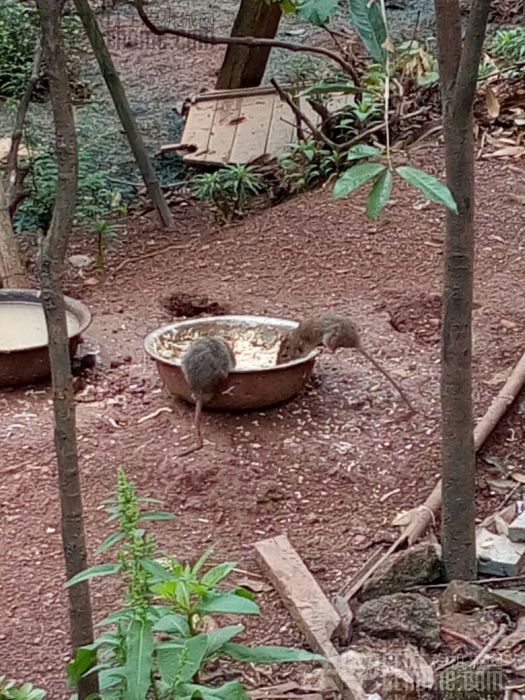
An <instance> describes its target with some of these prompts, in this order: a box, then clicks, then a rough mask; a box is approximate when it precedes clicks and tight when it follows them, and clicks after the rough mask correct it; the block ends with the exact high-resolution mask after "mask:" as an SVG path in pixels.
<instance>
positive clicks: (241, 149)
mask: <svg viewBox="0 0 525 700" xmlns="http://www.w3.org/2000/svg"><path fill="white" fill-rule="evenodd" d="M272 111H273V98H272V96H271V95H266V96H257V97H245V98H244V99H243V100H242V106H241V110H240V114H239V119H242V120H243V121H241V122H239V124H238V125H237V131H236V132H235V139H234V142H233V146H232V150H231V155H230V162H232V163H248V162H249V161H250V160H253V159H254V158H258V157H259V156H261V155H263V154H264V153H265V150H264V149H265V146H266V141H267V135H268V129H269V128H270V123H271V119H272Z"/></svg>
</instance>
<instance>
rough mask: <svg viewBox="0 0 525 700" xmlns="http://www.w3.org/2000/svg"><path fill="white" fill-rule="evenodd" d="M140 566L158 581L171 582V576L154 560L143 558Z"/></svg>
mask: <svg viewBox="0 0 525 700" xmlns="http://www.w3.org/2000/svg"><path fill="white" fill-rule="evenodd" d="M140 565H141V566H142V567H143V568H144V569H146V571H147V572H148V574H151V575H152V576H153V578H154V579H156V580H158V581H173V575H172V574H171V573H170V572H169V571H166V569H165V568H164V567H163V566H162V565H161V564H159V563H158V562H157V561H155V560H154V559H150V558H149V557H144V558H143V559H141V560H140Z"/></svg>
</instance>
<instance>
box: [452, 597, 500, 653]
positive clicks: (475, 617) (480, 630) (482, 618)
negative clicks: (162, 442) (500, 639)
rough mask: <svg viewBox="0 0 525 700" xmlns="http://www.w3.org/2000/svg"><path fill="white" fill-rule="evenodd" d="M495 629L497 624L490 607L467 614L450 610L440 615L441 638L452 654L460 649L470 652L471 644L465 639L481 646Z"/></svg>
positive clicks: (471, 649) (496, 629)
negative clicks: (450, 611)
mask: <svg viewBox="0 0 525 700" xmlns="http://www.w3.org/2000/svg"><path fill="white" fill-rule="evenodd" d="M497 631H498V624H497V623H496V621H495V620H494V616H493V611H492V610H491V609H490V608H485V609H483V610H477V611H475V612H471V613H470V614H468V615H465V614H464V613H457V612H452V613H447V614H444V615H442V616H441V633H440V635H441V639H442V641H443V644H444V645H445V646H446V647H447V649H450V651H451V652H452V653H453V654H459V653H460V652H461V651H468V652H472V651H473V646H472V645H471V644H469V643H468V642H467V641H465V640H467V639H471V640H472V641H473V642H475V643H477V644H478V646H483V645H484V644H485V643H486V642H487V641H488V640H489V639H491V637H493V636H494V635H495V634H496V632H497ZM454 633H457V634H454Z"/></svg>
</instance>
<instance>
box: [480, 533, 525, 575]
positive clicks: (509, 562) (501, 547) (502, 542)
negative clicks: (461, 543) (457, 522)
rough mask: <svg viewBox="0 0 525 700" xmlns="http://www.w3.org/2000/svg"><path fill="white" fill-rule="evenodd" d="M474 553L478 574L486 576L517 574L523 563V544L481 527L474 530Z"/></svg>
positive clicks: (524, 558) (524, 546)
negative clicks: (476, 558) (475, 554)
mask: <svg viewBox="0 0 525 700" xmlns="http://www.w3.org/2000/svg"><path fill="white" fill-rule="evenodd" d="M476 553H477V557H478V570H479V572H480V574H487V575H488V576H518V575H519V573H520V572H521V570H522V568H523V565H524V564H525V544H522V543H518V542H511V541H510V540H509V538H508V537H506V536H505V535H494V534H493V533H492V532H490V531H489V530H487V529H485V528H483V527H481V528H479V529H478V530H477V532H476Z"/></svg>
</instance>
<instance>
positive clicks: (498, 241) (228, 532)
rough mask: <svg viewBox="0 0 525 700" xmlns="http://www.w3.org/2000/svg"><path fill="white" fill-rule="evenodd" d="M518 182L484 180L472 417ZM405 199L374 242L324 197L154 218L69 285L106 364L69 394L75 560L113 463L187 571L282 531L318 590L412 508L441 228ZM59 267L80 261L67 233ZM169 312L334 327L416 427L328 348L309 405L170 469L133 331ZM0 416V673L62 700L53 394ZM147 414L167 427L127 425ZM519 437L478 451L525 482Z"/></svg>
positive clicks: (504, 308)
mask: <svg viewBox="0 0 525 700" xmlns="http://www.w3.org/2000/svg"><path fill="white" fill-rule="evenodd" d="M439 157H440V152H439V150H438V149H434V150H429V152H428V153H427V154H426V160H427V162H429V163H432V162H434V161H435V160H436V158H439ZM515 180H516V173H515V172H514V171H511V170H509V169H508V168H507V166H505V165H502V164H495V163H487V162H480V163H479V165H478V202H479V204H480V213H479V215H478V218H477V250H478V255H477V267H476V302H477V308H476V311H475V314H474V317H475V320H474V333H475V347H474V353H475V355H474V386H475V401H476V415H478V416H480V415H481V414H482V413H483V412H484V410H485V409H486V407H487V405H488V403H489V401H490V399H491V397H492V396H493V395H494V393H495V392H496V391H497V390H498V389H499V388H500V387H501V385H502V383H503V381H504V379H505V376H506V374H507V373H508V372H509V371H510V370H511V368H512V367H513V365H514V364H515V363H516V362H517V360H518V359H519V356H520V354H521V352H522V351H523V341H524V338H523V329H524V327H525V323H524V322H525V292H524V287H523V280H524V276H525V241H524V239H523V235H522V230H523V224H524V218H523V213H522V212H523V207H520V205H518V204H515V203H512V202H510V201H509V200H508V199H507V198H506V194H507V193H508V192H509V191H511V190H512V188H513V187H514V182H515ZM413 203H414V200H413V198H412V195H410V194H409V193H408V192H407V191H406V190H405V189H404V188H403V187H402V186H400V188H399V190H398V191H396V193H395V201H394V202H392V204H391V205H390V206H389V207H388V209H387V212H386V214H385V216H384V217H383V219H382V221H380V222H379V223H375V224H370V223H368V222H367V221H366V220H365V219H364V217H363V216H362V214H361V213H360V208H359V199H358V198H356V199H353V200H349V201H341V202H337V203H336V202H334V201H332V200H331V199H330V196H329V194H328V193H327V192H323V191H319V192H316V193H311V194H307V195H304V196H301V197H298V198H296V199H295V200H292V201H289V202H286V203H285V204H282V205H280V206H278V207H274V208H271V209H268V210H266V211H262V212H259V213H257V214H254V215H253V216H251V217H248V218H247V219H246V220H244V221H242V222H240V223H238V224H236V225H232V226H229V227H226V228H222V229H221V228H217V227H214V226H213V225H212V224H211V220H210V217H209V216H208V215H207V214H205V213H203V212H202V211H199V210H198V209H196V208H193V206H189V207H176V208H174V211H173V213H174V216H175V219H176V230H175V231H174V232H171V233H167V232H165V231H162V230H160V229H159V227H158V225H157V224H156V222H155V220H154V216H153V215H148V216H147V217H143V218H135V219H133V220H130V221H128V223H127V229H126V233H125V235H122V236H121V237H120V239H119V240H118V241H117V242H116V243H115V244H114V246H113V248H112V250H111V255H110V262H109V264H108V267H107V269H106V271H105V273H104V274H97V273H96V272H93V273H91V272H87V273H83V276H82V275H81V274H80V273H79V272H78V271H76V270H73V269H71V270H69V271H68V280H67V292H68V293H70V294H72V295H73V296H75V297H77V298H79V299H81V300H82V301H84V302H86V303H87V304H88V305H89V306H90V308H91V309H92V311H93V313H94V319H93V324H92V326H91V328H90V329H89V331H88V332H87V334H86V339H87V340H88V341H89V342H90V343H94V344H98V345H99V346H100V348H101V352H102V356H103V358H104V361H105V367H104V368H103V369H101V370H99V371H97V373H96V374H95V375H94V376H93V377H92V378H91V379H90V380H89V382H88V385H87V387H86V388H85V389H84V390H83V391H82V392H80V393H79V394H78V395H77V397H78V405H77V423H78V441H79V451H80V459H81V467H82V488H83V498H84V507H85V515H86V523H87V537H88V543H89V550H90V552H92V551H93V550H94V548H95V547H96V546H97V545H98V543H99V542H100V541H101V539H102V538H103V536H104V535H105V534H106V532H107V529H106V525H105V523H104V519H105V514H104V513H103V511H102V510H101V507H100V503H101V501H102V500H103V499H105V498H107V497H108V496H109V495H110V494H111V493H112V491H113V488H114V483H115V469H116V467H117V466H118V465H124V466H125V467H126V470H127V473H128V475H129V477H130V478H132V479H133V480H135V481H136V482H137V484H138V486H139V489H140V491H141V492H142V493H144V494H148V495H155V496H157V497H159V498H161V499H162V500H163V501H164V506H165V508H166V509H169V510H171V511H172V512H173V513H174V514H175V515H176V520H175V521H173V522H172V523H168V524H165V525H163V526H162V528H158V529H157V534H158V538H159V542H160V543H161V544H162V545H163V546H164V547H165V548H166V549H169V550H170V552H173V553H176V554H177V555H180V557H182V558H191V557H195V556H196V555H198V554H199V553H200V552H201V551H202V550H203V549H204V548H205V547H207V546H209V545H213V546H214V547H215V549H216V557H217V558H229V557H233V558H235V559H236V560H237V561H238V562H239V566H240V567H241V568H243V569H246V570H250V571H257V567H256V564H255V561H254V556H253V548H252V545H253V543H254V542H255V541H257V540H259V539H262V538H265V537H269V536H271V535H276V534H278V533H286V534H288V536H289V537H290V538H291V540H292V542H293V544H294V545H295V546H296V548H297V550H298V551H299V552H300V554H301V555H302V556H303V557H304V559H305V561H306V563H307V564H308V566H309V567H310V568H311V570H312V571H313V572H314V573H315V574H316V576H317V577H318V579H319V581H320V582H321V584H322V585H323V587H324V588H325V590H326V591H327V593H330V594H332V593H336V592H337V591H338V590H339V589H340V588H341V586H342V585H343V584H344V582H345V581H346V580H347V579H348V578H349V577H350V576H351V574H352V573H353V572H354V571H355V570H356V568H357V567H358V565H359V564H360V563H362V562H363V561H364V560H365V559H366V558H367V557H368V556H369V555H370V553H371V548H372V547H373V545H374V543H375V542H377V541H382V540H384V538H385V537H391V535H392V533H391V531H390V532H389V530H388V527H389V523H390V521H391V519H392V517H393V516H394V515H395V514H396V513H398V512H399V511H400V510H402V509H405V508H409V507H411V506H414V505H416V504H418V503H420V502H421V501H422V500H423V499H424V498H425V496H426V494H427V492H428V491H429V490H430V489H431V488H432V486H433V485H434V482H435V479H436V477H437V474H438V469H439V424H438V407H439V405H438V401H439V390H438V380H439V347H438V346H437V345H436V343H435V340H436V338H437V336H436V334H437V325H438V323H439V302H436V295H439V294H440V278H441V262H442V245H441V239H442V224H443V216H442V213H441V211H440V210H439V209H437V208H436V207H434V206H430V207H426V208H423V209H422V210H420V211H416V210H415V209H414V207H413ZM164 249H166V250H165V252H162V251H164ZM159 251H160V252H159ZM71 252H72V253H73V252H75V253H77V252H84V253H86V252H88V253H89V252H91V251H90V249H89V247H88V245H87V244H86V243H85V239H83V237H82V235H78V236H77V237H76V239H75V241H74V243H73V245H72V250H71ZM157 252H159V254H156V255H154V256H149V257H143V259H139V256H146V255H149V254H150V253H157ZM125 261H126V262H125ZM117 265H120V266H121V268H120V270H119V271H118V272H117V273H116V274H113V273H112V270H113V269H114V268H115V267H116V266H117ZM170 294H189V295H190V296H192V297H193V298H195V299H196V300H197V303H201V302H202V297H203V296H206V297H207V298H208V301H211V302H217V303H218V304H220V305H221V306H226V307H228V308H229V309H231V311H232V312H233V313H258V314H270V315H275V316H284V317H290V318H296V317H298V316H300V315H301V314H304V313H307V312H308V311H310V310H312V309H323V308H334V309H338V310H341V311H344V312H347V313H348V314H350V315H351V316H352V317H354V318H355V319H356V320H357V321H358V322H359V324H360V326H361V328H362V331H363V337H364V341H365V342H366V345H367V347H368V348H369V349H370V350H371V352H373V353H375V354H376V355H377V357H378V358H380V359H381V361H382V362H383V363H384V365H385V366H386V367H388V368H389V369H390V370H391V371H392V372H393V373H394V374H395V376H396V377H397V378H398V379H399V380H400V381H401V382H402V384H403V387H404V388H405V389H406V391H407V393H408V394H409V395H410V396H411V397H412V399H413V401H414V403H415V405H416V407H417V409H418V415H417V416H416V417H415V418H413V419H412V420H410V421H404V420H403V417H404V409H403V406H402V404H400V403H399V401H398V397H397V396H396V395H395V394H394V393H392V391H391V390H390V387H389V385H388V384H386V383H385V382H384V381H383V379H382V377H381V376H380V375H378V374H377V373H376V372H375V371H374V370H373V369H372V368H371V367H369V366H368V365H367V364H366V362H365V361H364V360H362V359H361V358H359V357H358V356H356V355H355V354H353V353H352V352H341V354H340V355H338V356H337V357H328V356H327V357H322V358H321V360H320V361H319V363H318V365H317V370H316V375H315V379H314V380H313V382H312V383H311V385H310V386H309V387H308V389H307V390H306V391H305V392H304V393H303V394H302V395H301V396H300V397H298V398H297V399H296V400H294V401H292V402H290V403H289V404H287V405H285V406H281V407H279V408H275V409H272V410H266V411H261V412H256V413H250V414H245V415H227V414H205V416H204V419H203V430H204V435H205V439H206V444H205V447H204V449H203V450H202V451H201V452H200V453H196V454H195V455H192V456H191V458H188V459H187V460H186V462H184V463H183V462H182V461H180V460H178V459H177V458H176V454H177V453H178V452H179V451H180V449H181V445H183V444H186V441H187V439H191V434H192V433H191V424H192V417H193V415H192V410H191V409H190V408H189V407H187V406H186V405H182V404H179V403H176V402H175V401H173V400H172V399H171V398H170V397H168V396H167V395H166V394H165V393H164V391H163V389H162V387H161V383H160V381H159V378H158V375H157V372H156V369H155V366H154V365H153V364H152V362H150V361H149V360H148V359H147V358H146V357H145V355H144V351H143V347H142V343H143V338H144V336H145V334H146V333H147V332H148V331H150V330H152V329H154V328H155V327H157V326H159V325H160V324H162V323H164V322H167V321H168V320H169V316H168V314H167V313H166V311H165V310H164V308H163V307H162V305H161V303H160V302H161V299H163V298H165V297H166V296H167V295H170ZM392 324H394V326H395V327H396V328H398V330H397V331H396V330H394V328H393V325H392ZM423 341H424V342H423ZM110 363H111V365H110ZM0 405H1V418H0V436H1V445H2V457H3V459H2V465H1V467H0V473H1V476H2V478H1V481H0V493H1V500H0V503H1V505H0V511H1V515H2V529H1V532H0V551H1V552H2V556H1V559H0V580H1V581H2V607H1V613H0V615H1V618H0V619H1V624H0V660H1V661H0V673H8V674H9V675H11V676H15V677H27V676H28V675H29V676H30V677H31V680H32V681H34V682H36V683H38V684H41V685H43V686H44V687H46V688H47V689H49V691H50V697H52V698H62V697H64V691H63V684H62V677H63V662H64V661H65V660H66V659H67V656H68V637H67V612H66V599H65V595H64V591H63V583H64V572H63V562H62V552H61V543H60V522H59V506H58V500H57V478H56V476H57V475H56V466H55V462H54V456H53V444H52V439H53V438H52V412H51V394H50V391H49V389H48V388H47V387H46V386H40V387H35V388H31V389H19V390H12V391H4V392H3V393H2V397H1V399H0ZM518 405H519V404H518ZM161 406H171V407H172V408H173V414H167V413H162V414H161V415H159V416H158V417H157V418H155V419H152V420H150V421H147V422H144V423H141V424H138V419H139V418H140V417H141V416H144V415H146V414H149V413H151V412H153V411H155V410H156V409H157V408H159V407H161ZM523 432H524V431H523V424H522V418H521V416H520V414H519V412H518V407H515V408H514V409H512V410H511V412H510V414H509V416H508V417H506V418H505V420H504V421H503V422H502V424H501V425H500V426H499V427H498V429H497V430H496V432H495V434H494V436H493V437H492V438H491V439H490V440H489V441H488V444H487V446H486V448H485V453H486V454H490V455H496V456H498V457H499V458H500V459H502V460H503V461H505V462H507V463H511V464H513V465H516V466H517V467H521V468H522V470H525V458H524V455H523V451H522V450H520V449H519V444H520V442H521V441H522V439H523ZM183 441H184V442H183ZM185 465H186V466H190V467H191V469H192V470H193V471H194V474H195V475H196V477H195V483H194V485H193V486H192V485H191V484H188V483H187V482H186V481H184V480H183V479H181V473H182V469H183V466H185ZM479 467H480V471H479V474H480V480H479V495H480V503H479V505H480V509H479V512H480V515H482V514H483V513H484V512H486V511H487V510H489V509H491V508H492V507H493V506H494V505H496V504H497V503H498V502H499V500H500V499H501V496H497V497H495V498H492V499H491V498H490V497H489V492H488V488H487V486H486V483H485V478H486V477H487V476H488V475H491V472H490V471H488V470H489V467H487V465H486V464H484V463H483V462H482V461H480V464H479ZM92 590H93V599H94V606H95V610H96V614H97V617H98V616H99V615H101V614H102V612H103V611H105V610H107V609H108V606H109V605H111V604H112V603H114V602H115V600H114V594H113V589H112V588H111V585H110V584H109V583H107V582H103V583H95V584H94V585H93V588H92ZM260 599H261V604H262V608H263V617H262V620H261V621H260V622H259V621H249V623H248V629H249V630H250V632H251V634H250V636H249V639H250V640H251V641H255V640H258V641H261V640H264V641H266V642H273V643H279V642H280V643H290V642H295V643H303V642H302V640H301V637H300V635H299V633H298V632H297V630H296V628H295V626H294V624H293V623H292V622H291V620H290V618H289V617H288V615H287V614H286V612H285V611H284V609H283V607H282V606H281V604H280V602H279V599H278V597H277V595H276V594H275V593H274V592H273V591H272V590H267V591H266V592H264V593H263V594H261V596H260ZM29 659H30V660H31V663H30V664H29V665H28V660H29Z"/></svg>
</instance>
